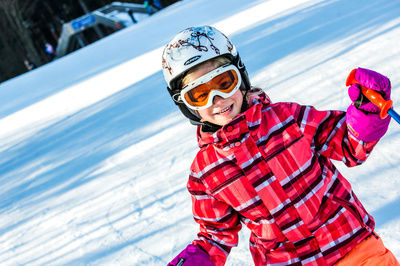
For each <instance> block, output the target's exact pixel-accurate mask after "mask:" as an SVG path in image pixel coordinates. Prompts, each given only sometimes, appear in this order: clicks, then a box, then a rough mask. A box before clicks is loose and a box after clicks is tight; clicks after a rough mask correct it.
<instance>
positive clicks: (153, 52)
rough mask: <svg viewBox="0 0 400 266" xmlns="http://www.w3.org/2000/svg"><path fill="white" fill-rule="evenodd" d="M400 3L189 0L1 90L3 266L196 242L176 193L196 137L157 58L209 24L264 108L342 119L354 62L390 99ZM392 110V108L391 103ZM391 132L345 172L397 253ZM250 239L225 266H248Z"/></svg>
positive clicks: (160, 256)
mask: <svg viewBox="0 0 400 266" xmlns="http://www.w3.org/2000/svg"><path fill="white" fill-rule="evenodd" d="M399 15H400V2H398V1H390V0H381V1H373V0H365V1H356V0H327V1H318V0H311V1H306V0H286V1H279V0H269V1H260V0H252V1H251V0H249V1H241V0H230V1H228V0H219V1H212V0H185V1H180V2H178V3H176V4H175V5H173V6H170V7H168V8H166V9H164V10H162V11H161V12H159V13H157V14H155V15H154V16H152V17H149V18H147V19H144V20H142V21H141V22H140V23H138V24H136V25H133V26H132V27H130V28H127V29H124V30H122V31H119V32H118V33H116V34H114V35H112V36H109V37H107V38H105V39H103V40H101V41H98V42H96V43H94V44H92V45H90V46H88V47H86V48H84V49H81V50H79V51H77V52H75V53H73V54H70V55H68V56H66V57H63V58H61V59H59V60H57V61H54V62H52V63H51V64H48V65H45V66H43V67H41V68H38V69H35V70H33V71H31V72H29V73H26V74H24V75H21V76H19V77H17V78H14V79H12V80H10V81H7V82H4V83H2V84H0V246H1V247H2V249H1V251H0V264H1V265H166V263H167V262H168V261H169V260H170V259H172V258H173V257H174V256H175V255H176V254H177V253H178V252H179V251H180V250H181V249H183V248H184V247H185V246H186V245H187V244H188V243H189V242H190V241H191V240H192V239H193V238H194V237H195V235H196V232H197V225H196V224H195V222H194V221H193V218H192V216H191V206H190V197H189V195H188V193H187V191H186V179H187V175H188V169H189V166H190V163H191V161H192V159H193V158H194V156H195V153H196V139H195V128H194V127H193V126H191V125H190V124H189V123H188V122H187V120H186V119H184V118H183V116H182V115H181V114H180V113H179V112H178V111H177V109H176V107H175V106H174V104H173V103H172V101H171V100H170V99H169V96H168V95H167V92H166V90H165V84H164V82H163V79H162V74H161V69H160V56H161V51H162V47H163V45H165V44H166V43H167V42H168V41H169V40H170V39H171V38H172V37H173V36H174V35H175V34H176V33H177V32H178V31H180V30H181V29H183V28H185V27H187V26H192V25H204V24H211V25H214V26H216V27H217V28H219V29H221V30H222V31H223V32H225V33H226V34H227V35H229V37H231V39H232V41H233V42H234V43H235V44H236V46H237V48H238V50H239V52H240V54H241V57H242V59H243V60H244V62H245V64H246V66H247V68H248V70H249V74H250V75H251V80H252V81H253V83H254V85H257V86H260V87H262V88H264V89H265V90H266V91H267V93H268V94H269V95H270V97H271V98H272V100H273V101H296V102H299V103H302V104H311V105H314V106H316V107H317V108H319V109H341V110H344V109H345V108H346V107H347V106H348V104H349V100H348V97H347V91H346V88H345V86H344V82H345V79H346V77H347V74H348V73H349V71H350V70H351V69H353V68H355V67H357V66H362V67H366V68H372V69H374V70H376V71H379V72H381V73H385V74H386V75H387V76H389V77H390V78H391V80H392V86H393V94H392V98H393V99H394V102H395V109H396V103H399V102H400V72H399V71H398V69H400V48H399V45H398V44H399V43H400V27H399V25H400V16H399ZM397 109H398V110H399V111H400V105H399V107H398V108H397ZM399 150H400V125H398V124H396V123H395V122H394V121H393V122H392V123H391V126H390V128H389V131H388V133H387V135H386V136H385V137H384V138H383V139H382V140H381V142H380V143H379V145H378V146H377V147H376V149H375V150H374V152H373V154H372V155H371V157H370V158H369V160H368V161H367V162H366V163H365V164H364V165H362V166H360V167H355V168H351V169H348V168H345V167H343V166H342V165H341V164H340V163H338V164H337V165H338V166H339V167H340V170H341V172H342V173H343V174H344V175H345V176H346V177H347V178H348V179H349V180H350V182H351V183H352V185H353V188H354V190H355V192H356V194H357V195H358V196H359V198H360V199H361V201H362V202H363V203H364V205H365V207H366V208H367V209H368V211H370V212H371V213H372V214H373V216H374V217H375V218H376V222H377V232H378V233H379V234H380V235H381V236H382V238H383V240H384V242H385V244H386V245H387V246H388V247H389V248H390V249H391V250H392V251H393V252H394V253H395V255H396V256H397V257H398V258H400V175H399V173H400V155H399V153H398V151H399ZM247 238H248V231H247V230H246V229H244V230H242V232H241V235H240V243H239V247H238V248H236V249H234V250H233V251H232V253H231V256H230V257H229V259H228V263H227V265H252V260H251V257H250V254H249V251H248V248H247V246H248V243H247Z"/></svg>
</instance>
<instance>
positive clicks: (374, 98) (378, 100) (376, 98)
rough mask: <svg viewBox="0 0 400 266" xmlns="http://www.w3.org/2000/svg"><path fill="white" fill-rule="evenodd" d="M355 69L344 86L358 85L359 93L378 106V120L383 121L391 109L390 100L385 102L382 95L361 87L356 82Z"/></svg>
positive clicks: (391, 103)
mask: <svg viewBox="0 0 400 266" xmlns="http://www.w3.org/2000/svg"><path fill="white" fill-rule="evenodd" d="M355 74H356V69H353V70H352V71H351V72H350V74H349V76H348V77H347V80H346V86H350V85H352V84H358V85H360V87H361V92H362V94H364V96H365V97H367V98H368V100H370V101H371V102H372V103H373V104H375V105H376V106H378V107H379V108H380V109H381V112H380V114H379V116H380V118H382V119H384V118H386V117H387V116H388V111H389V109H390V108H392V107H393V101H392V100H387V101H386V100H385V99H383V97H382V95H380V94H379V93H378V92H376V91H374V90H372V89H368V88H366V87H364V86H362V85H361V84H360V83H358V81H357V80H356V75H355Z"/></svg>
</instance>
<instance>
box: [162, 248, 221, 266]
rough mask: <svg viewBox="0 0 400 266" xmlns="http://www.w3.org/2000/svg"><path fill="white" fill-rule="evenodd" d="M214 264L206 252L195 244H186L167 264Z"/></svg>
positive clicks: (185, 265) (211, 265) (206, 265)
mask: <svg viewBox="0 0 400 266" xmlns="http://www.w3.org/2000/svg"><path fill="white" fill-rule="evenodd" d="M177 265H179V266H181V265H183V266H214V263H213V262H212V261H211V260H210V257H209V256H208V254H207V253H206V252H205V251H204V250H202V249H201V248H199V247H198V246H196V245H192V244H190V245H188V246H187V247H186V248H185V249H184V250H183V251H182V252H181V253H179V255H178V256H176V257H175V258H174V259H173V260H172V261H171V262H170V263H168V266H177Z"/></svg>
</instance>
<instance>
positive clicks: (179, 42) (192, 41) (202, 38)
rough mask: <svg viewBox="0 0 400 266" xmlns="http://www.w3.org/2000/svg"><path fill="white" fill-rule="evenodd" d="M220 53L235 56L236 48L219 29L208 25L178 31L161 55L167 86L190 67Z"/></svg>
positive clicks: (170, 85) (171, 84)
mask: <svg viewBox="0 0 400 266" xmlns="http://www.w3.org/2000/svg"><path fill="white" fill-rule="evenodd" d="M220 55H227V56H230V57H231V59H233V58H234V57H236V56H237V52H236V48H235V47H234V45H233V44H232V43H231V41H230V40H229V39H228V38H227V37H226V36H225V35H224V34H223V33H221V32H220V31H218V30H217V29H215V28H213V27H210V26H202V27H191V28H188V29H185V30H183V31H181V32H180V33H178V34H177V35H176V36H175V38H174V39H173V40H172V41H171V42H170V43H169V44H168V45H167V46H166V47H165V49H164V52H163V56H162V68H163V74H164V78H165V80H166V81H167V83H168V85H169V87H170V88H171V89H176V88H173V87H174V86H173V85H174V84H173V81H174V80H175V79H176V78H178V77H181V76H182V75H183V74H185V73H186V72H187V71H188V70H189V69H190V68H192V67H194V66H195V65H198V64H200V63H202V62H204V61H207V60H209V59H212V58H215V57H217V56H220Z"/></svg>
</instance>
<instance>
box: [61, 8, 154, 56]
mask: <svg viewBox="0 0 400 266" xmlns="http://www.w3.org/2000/svg"><path fill="white" fill-rule="evenodd" d="M156 11H157V10H155V9H154V8H153V9H152V7H151V6H150V8H149V6H146V5H141V4H133V3H120V2H113V3H111V4H109V5H106V6H104V7H102V8H99V9H97V10H95V11H92V12H90V13H87V14H85V15H83V16H81V17H79V18H76V19H74V20H72V21H70V22H67V23H64V24H63V26H62V31H61V35H60V38H59V41H58V44H57V49H56V53H55V54H56V57H62V56H64V55H66V54H68V53H71V52H73V51H75V50H78V49H80V48H82V47H84V46H86V45H88V44H90V43H92V42H95V41H97V40H99V39H101V38H103V37H105V36H106V35H109V34H111V33H113V32H116V31H118V30H120V29H123V28H126V27H128V26H131V25H132V24H135V23H137V22H138V18H139V17H140V18H144V17H145V16H146V17H147V16H150V15H152V14H153V13H155V12H156Z"/></svg>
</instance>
